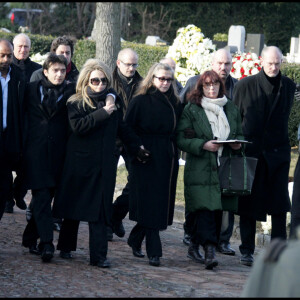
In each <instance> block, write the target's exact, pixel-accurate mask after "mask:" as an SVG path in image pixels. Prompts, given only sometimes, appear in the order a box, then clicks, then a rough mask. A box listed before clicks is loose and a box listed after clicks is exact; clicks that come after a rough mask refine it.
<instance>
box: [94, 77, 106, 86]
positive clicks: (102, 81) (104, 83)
mask: <svg viewBox="0 0 300 300" xmlns="http://www.w3.org/2000/svg"><path fill="white" fill-rule="evenodd" d="M100 82H101V83H102V84H103V85H106V84H107V83H108V80H107V78H106V77H103V78H98V77H95V78H91V84H92V85H99V84H100Z"/></svg>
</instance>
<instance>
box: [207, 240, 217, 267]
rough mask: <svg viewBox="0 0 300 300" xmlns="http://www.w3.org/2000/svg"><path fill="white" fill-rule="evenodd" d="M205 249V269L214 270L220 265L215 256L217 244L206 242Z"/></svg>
mask: <svg viewBox="0 0 300 300" xmlns="http://www.w3.org/2000/svg"><path fill="white" fill-rule="evenodd" d="M204 250H205V261H204V264H205V269H207V270H212V269H213V268H214V267H216V266H217V265H218V261H217V260H216V257H215V250H216V246H215V245H212V244H206V245H205V247H204Z"/></svg>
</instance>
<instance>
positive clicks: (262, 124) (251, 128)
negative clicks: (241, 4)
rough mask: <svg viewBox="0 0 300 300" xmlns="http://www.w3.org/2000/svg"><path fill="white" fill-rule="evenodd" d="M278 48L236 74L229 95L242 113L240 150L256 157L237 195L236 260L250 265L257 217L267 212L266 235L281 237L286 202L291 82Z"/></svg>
mask: <svg viewBox="0 0 300 300" xmlns="http://www.w3.org/2000/svg"><path fill="white" fill-rule="evenodd" d="M281 63H282V52H281V51H280V49H279V48H277V47H275V46H270V47H265V48H264V49H263V50H262V53H261V65H262V69H261V71H260V72H259V73H258V74H256V75H253V76H249V77H246V78H243V79H241V80H240V81H239V82H238V83H237V84H236V86H235V88H234V92H233V101H234V103H235V104H236V105H237V106H238V108H239V110H240V113H241V116H242V128H243V133H244V136H245V139H246V140H248V141H250V142H251V144H247V145H246V148H245V154H246V155H247V156H252V157H256V158H258V163H257V167H256V172H255V178H254V182H253V187H252V193H251V195H250V196H245V197H240V198H239V207H238V214H239V215H240V233H241V242H242V243H241V245H240V246H239V249H240V252H241V254H242V257H241V259H240V263H242V264H244V265H246V266H252V264H253V253H254V250H255V232H256V221H266V217H267V214H268V215H271V220H272V232H271V239H272V240H273V239H275V238H281V239H283V240H285V239H286V238H287V234H286V214H287V212H288V211H290V208H291V203H290V199H289V193H288V178H289V167H290V159H291V147H290V143H289V135H288V121H289V116H290V111H291V108H292V105H293V100H294V95H295V90H296V85H295V83H294V82H293V81H292V80H291V79H289V78H288V77H285V76H283V75H282V74H281V72H280V67H281Z"/></svg>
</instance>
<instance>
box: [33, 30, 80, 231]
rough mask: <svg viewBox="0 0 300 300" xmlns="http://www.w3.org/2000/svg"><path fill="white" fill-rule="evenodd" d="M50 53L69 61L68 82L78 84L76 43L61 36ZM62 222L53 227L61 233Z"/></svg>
mask: <svg viewBox="0 0 300 300" xmlns="http://www.w3.org/2000/svg"><path fill="white" fill-rule="evenodd" d="M50 53H55V54H56V55H63V56H64V57H65V58H66V60H67V63H68V65H67V71H66V81H67V82H73V83H76V81H77V78H78V75H79V72H78V70H77V68H76V66H75V64H74V63H73V62H72V56H73V54H74V42H73V40H72V39H71V38H69V37H67V36H65V35H64V36H59V37H57V38H56V39H54V40H53V41H52V44H51V48H50ZM42 77H43V70H42V69H40V70H37V71H35V72H34V73H33V74H32V76H31V78H30V82H33V81H37V80H40V79H42ZM61 223H62V220H61V219H59V218H53V227H54V230H56V231H60V227H61Z"/></svg>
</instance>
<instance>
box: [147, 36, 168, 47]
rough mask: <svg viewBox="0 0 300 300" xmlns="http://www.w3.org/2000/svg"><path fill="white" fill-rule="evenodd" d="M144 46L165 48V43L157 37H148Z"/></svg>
mask: <svg viewBox="0 0 300 300" xmlns="http://www.w3.org/2000/svg"><path fill="white" fill-rule="evenodd" d="M145 44H146V45H150V46H166V45H167V42H166V41H164V40H162V39H161V38H160V37H159V36H155V35H148V36H147V38H146V41H145Z"/></svg>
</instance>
